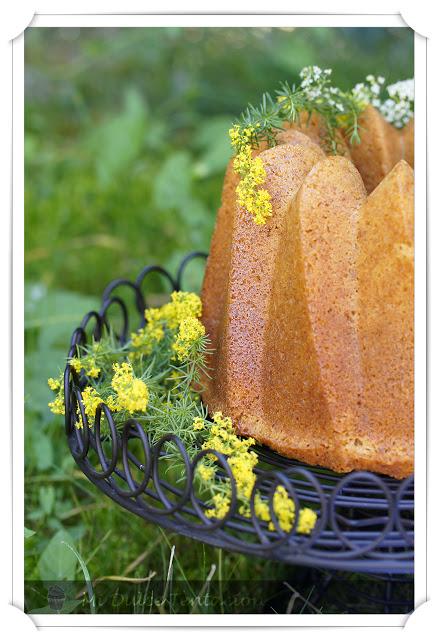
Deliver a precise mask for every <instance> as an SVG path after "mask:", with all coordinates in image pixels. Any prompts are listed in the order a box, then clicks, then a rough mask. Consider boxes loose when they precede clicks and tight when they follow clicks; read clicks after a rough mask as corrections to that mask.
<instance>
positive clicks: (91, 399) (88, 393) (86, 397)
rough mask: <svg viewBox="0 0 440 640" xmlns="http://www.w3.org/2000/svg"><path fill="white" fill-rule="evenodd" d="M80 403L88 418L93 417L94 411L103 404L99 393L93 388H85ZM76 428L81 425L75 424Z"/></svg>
mask: <svg viewBox="0 0 440 640" xmlns="http://www.w3.org/2000/svg"><path fill="white" fill-rule="evenodd" d="M81 396H82V401H83V405H84V411H85V414H86V416H88V417H89V418H92V420H93V418H94V417H95V413H96V409H97V408H98V407H99V405H100V404H101V403H102V402H104V400H103V399H102V398H101V396H100V395H99V393H98V392H97V391H96V389H94V388H93V387H86V388H85V389H84V391H83V392H82V393H81ZM76 426H77V427H81V426H82V423H79V422H77V423H76Z"/></svg>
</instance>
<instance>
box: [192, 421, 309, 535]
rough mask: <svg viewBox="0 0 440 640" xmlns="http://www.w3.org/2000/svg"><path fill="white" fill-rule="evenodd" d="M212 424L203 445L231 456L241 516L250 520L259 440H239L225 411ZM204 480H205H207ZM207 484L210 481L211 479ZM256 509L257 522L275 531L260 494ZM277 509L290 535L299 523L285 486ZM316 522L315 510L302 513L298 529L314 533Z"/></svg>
mask: <svg viewBox="0 0 440 640" xmlns="http://www.w3.org/2000/svg"><path fill="white" fill-rule="evenodd" d="M212 420H213V421H212V424H211V425H210V427H209V436H208V438H207V439H206V440H205V442H204V443H203V444H202V449H215V450H216V451H218V452H219V453H223V454H224V455H226V456H228V463H229V466H230V468H231V471H232V474H233V476H234V480H235V485H236V489H237V497H238V499H239V500H241V501H242V503H243V504H242V505H241V506H240V508H239V512H240V513H241V514H242V515H244V516H246V517H249V516H250V508H249V500H250V497H251V494H252V490H253V488H254V485H255V482H256V480H257V476H256V474H255V472H254V468H255V466H256V465H257V463H258V455H257V454H256V453H255V451H249V449H250V447H251V446H252V445H253V444H255V440H254V439H253V438H239V437H238V436H237V435H236V434H235V432H234V429H233V426H232V420H231V418H229V417H226V416H225V417H224V416H223V414H222V412H221V411H217V412H215V413H214V415H213V417H212ZM202 422H203V421H202V419H201V418H195V419H194V422H193V424H194V428H196V426H195V425H196V424H197V428H200V429H201V428H203V426H202ZM199 425H200V426H199ZM212 459H213V460H214V459H215V456H214V455H212ZM202 479H204V478H203V476H202ZM206 481H209V478H207V479H206ZM254 506H255V514H256V516H257V518H260V519H261V520H263V521H265V522H268V523H269V529H270V530H271V531H274V530H275V525H274V524H273V522H271V517H270V509H269V503H268V502H267V501H266V500H263V498H262V497H261V495H260V494H259V493H258V492H257V493H256V495H255V501H254ZM273 507H274V512H275V515H276V517H277V520H278V523H279V526H280V528H281V529H282V530H283V531H286V532H289V531H291V530H292V527H293V524H294V521H295V504H294V502H293V500H292V499H291V498H290V497H289V494H288V493H287V490H286V489H285V487H283V486H282V485H278V486H277V487H276V489H275V493H274V498H273ZM217 512H218V509H214V510H208V511H207V512H206V514H207V515H208V517H211V516H210V515H209V514H210V513H213V514H214V515H215V517H221V516H219V515H217ZM224 513H226V511H225V512H224ZM316 519H317V516H316V513H315V512H314V511H312V509H308V508H305V509H301V510H300V512H299V522H298V527H297V531H298V533H302V534H308V533H310V532H311V531H312V530H313V528H314V526H315V523H316Z"/></svg>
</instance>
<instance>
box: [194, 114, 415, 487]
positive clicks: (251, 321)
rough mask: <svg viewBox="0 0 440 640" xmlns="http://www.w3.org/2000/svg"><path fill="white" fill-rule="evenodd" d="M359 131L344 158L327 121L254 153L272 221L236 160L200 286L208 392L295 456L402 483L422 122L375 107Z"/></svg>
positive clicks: (409, 416)
mask: <svg viewBox="0 0 440 640" xmlns="http://www.w3.org/2000/svg"><path fill="white" fill-rule="evenodd" d="M361 126H362V128H363V135H362V137H361V143H360V144H359V145H357V146H355V145H353V146H352V147H350V148H349V149H348V145H344V146H343V151H342V154H343V155H327V154H326V153H325V148H324V147H323V145H321V144H318V142H319V122H318V121H316V120H315V121H313V122H312V128H311V130H310V131H308V128H307V124H306V123H305V122H304V123H302V122H300V123H299V124H296V125H292V126H289V127H286V128H285V129H284V130H283V131H281V132H278V133H277V143H278V144H277V145H276V146H273V147H271V148H263V147H260V148H259V149H258V150H257V151H254V152H253V156H254V157H258V158H260V159H261V162H262V165H261V166H262V167H264V171H265V181H264V184H263V186H264V189H265V190H266V191H267V192H268V194H269V195H270V199H271V203H272V213H271V216H270V217H269V218H268V219H267V221H266V224H264V225H258V224H255V222H254V220H253V219H252V217H251V216H250V215H249V212H248V211H246V209H245V208H244V207H243V206H240V205H239V204H238V202H237V195H236V188H237V185H238V182H239V176H237V173H236V172H235V171H234V167H233V165H232V163H230V164H229V166H228V168H227V171H226V177H225V181H224V187H223V193H222V202H221V207H220V209H219V212H218V216H217V221H216V226H215V230H214V234H213V237H212V242H211V248H210V254H209V258H208V262H207V267H206V272H205V278H204V283H203V288H202V301H203V317H202V321H203V323H204V325H205V328H206V331H207V334H208V335H209V338H210V340H211V345H212V354H211V355H210V357H209V363H208V364H209V369H210V371H209V377H206V378H205V380H204V391H203V394H202V395H203V400H204V402H205V404H206V405H207V407H208V410H209V413H210V414H212V413H213V412H215V411H222V412H223V413H224V414H226V415H228V416H231V418H232V420H233V423H234V426H235V428H236V430H237V432H238V433H240V434H242V435H247V436H252V437H254V438H255V439H256V440H257V441H258V442H260V443H263V444H266V445H268V446H269V447H271V448H273V449H275V450H276V451H278V452H280V453H281V454H284V455H286V456H288V457H292V458H296V459H299V460H302V461H305V462H308V463H312V464H317V465H322V466H324V467H328V468H331V469H333V470H335V471H339V472H346V471H350V470H353V469H359V470H361V469H364V470H371V471H376V472H380V473H385V474H388V475H391V476H394V477H398V478H401V477H405V476H407V475H409V474H410V473H411V472H412V470H413V386H414V383H413V264H414V259H413V182H414V178H413V170H412V168H411V167H410V166H409V164H407V162H406V161H405V159H406V160H411V154H412V150H411V143H410V140H411V131H410V127H411V126H412V125H407V127H406V128H405V129H404V130H403V132H399V131H397V130H396V129H395V128H394V127H392V126H391V125H389V124H388V123H387V122H385V120H384V119H383V117H382V116H381V115H380V113H378V112H377V111H376V110H375V109H374V108H373V107H368V108H367V109H366V110H365V112H364V113H363V115H362V120H361ZM308 132H309V133H310V135H308ZM341 135H342V134H341ZM403 158H405V159H403Z"/></svg>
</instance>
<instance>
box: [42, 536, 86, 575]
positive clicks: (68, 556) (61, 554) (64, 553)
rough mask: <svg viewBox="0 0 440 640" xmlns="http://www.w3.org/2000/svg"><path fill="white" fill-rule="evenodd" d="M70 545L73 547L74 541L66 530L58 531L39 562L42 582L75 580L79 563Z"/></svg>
mask: <svg viewBox="0 0 440 640" xmlns="http://www.w3.org/2000/svg"><path fill="white" fill-rule="evenodd" d="M68 545H70V546H72V545H73V540H72V538H71V536H70V534H69V533H68V532H67V531H65V530H61V531H57V533H56V534H55V535H54V536H53V537H52V538H51V539H50V540H49V543H48V544H47V546H46V548H45V549H44V551H43V553H42V554H41V557H40V560H39V562H38V570H39V572H40V579H41V580H45V581H56V580H73V579H74V578H75V573H76V566H77V562H78V561H77V558H76V556H75V554H74V553H72V551H71V550H70V549H69V546H68Z"/></svg>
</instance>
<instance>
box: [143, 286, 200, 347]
mask: <svg viewBox="0 0 440 640" xmlns="http://www.w3.org/2000/svg"><path fill="white" fill-rule="evenodd" d="M201 315H202V302H201V300H200V298H199V296H198V295H196V294H195V293H188V292H186V291H173V293H172V294H171V302H168V303H167V304H164V305H163V306H162V307H159V308H156V309H147V310H146V311H145V319H146V321H147V323H146V325H145V327H142V329H139V331H137V333H133V334H132V335H131V342H132V345H133V347H135V349H137V350H138V351H137V352H135V353H134V354H131V356H132V357H133V356H135V355H136V353H137V354H144V355H149V354H150V353H151V352H152V350H153V348H154V346H155V345H156V344H157V343H158V342H160V341H161V340H162V339H163V337H164V335H165V332H164V325H166V326H167V327H168V328H169V329H170V330H171V331H175V330H176V329H178V328H179V326H180V324H181V322H183V321H184V320H186V319H187V318H199V317H200V316H201Z"/></svg>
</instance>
